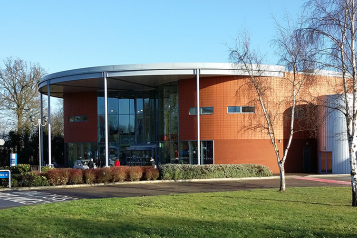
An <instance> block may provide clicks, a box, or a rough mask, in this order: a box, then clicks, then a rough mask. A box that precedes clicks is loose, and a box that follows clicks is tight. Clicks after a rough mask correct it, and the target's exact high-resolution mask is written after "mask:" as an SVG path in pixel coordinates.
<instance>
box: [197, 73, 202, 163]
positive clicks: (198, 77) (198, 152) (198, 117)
mask: <svg viewBox="0 0 357 238" xmlns="http://www.w3.org/2000/svg"><path fill="white" fill-rule="evenodd" d="M196 94H197V164H198V165H200V164H201V128H200V114H201V110H200V70H199V69H196Z"/></svg>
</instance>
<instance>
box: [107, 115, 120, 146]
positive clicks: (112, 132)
mask: <svg viewBox="0 0 357 238" xmlns="http://www.w3.org/2000/svg"><path fill="white" fill-rule="evenodd" d="M108 127H109V129H108V130H109V141H110V142H113V141H115V142H116V141H118V115H110V116H108Z"/></svg>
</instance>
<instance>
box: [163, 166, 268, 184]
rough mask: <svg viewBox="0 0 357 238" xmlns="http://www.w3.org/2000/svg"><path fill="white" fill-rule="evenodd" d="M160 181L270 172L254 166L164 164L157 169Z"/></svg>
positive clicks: (253, 175) (260, 174)
mask: <svg viewBox="0 0 357 238" xmlns="http://www.w3.org/2000/svg"><path fill="white" fill-rule="evenodd" d="M159 170H160V174H161V177H162V179H164V180H167V179H174V180H177V179H206V178H242V177H262V176H271V175H272V171H271V170H270V169H269V168H268V167H266V166H263V165H255V164H212V165H189V164H165V165H161V166H160V167H159Z"/></svg>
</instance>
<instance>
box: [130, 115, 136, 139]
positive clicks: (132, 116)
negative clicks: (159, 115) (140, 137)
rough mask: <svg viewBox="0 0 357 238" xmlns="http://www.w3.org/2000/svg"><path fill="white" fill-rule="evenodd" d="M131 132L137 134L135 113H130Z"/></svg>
mask: <svg viewBox="0 0 357 238" xmlns="http://www.w3.org/2000/svg"><path fill="white" fill-rule="evenodd" d="M129 132H130V135H135V115H130V122H129Z"/></svg>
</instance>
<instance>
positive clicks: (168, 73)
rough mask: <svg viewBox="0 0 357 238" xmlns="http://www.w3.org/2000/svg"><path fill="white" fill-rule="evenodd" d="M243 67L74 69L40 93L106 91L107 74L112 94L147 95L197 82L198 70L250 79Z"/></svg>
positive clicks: (267, 71) (275, 71) (276, 70)
mask: <svg viewBox="0 0 357 238" xmlns="http://www.w3.org/2000/svg"><path fill="white" fill-rule="evenodd" d="M241 68H242V65H236V64H230V63H163V64H128V65H110V66H99V67H89V68H82V69H73V70H67V71H62V72H58V73H53V74H48V75H46V76H44V77H43V78H42V79H41V81H40V83H39V85H38V86H39V91H40V92H41V93H43V94H46V95H47V94H48V92H47V82H49V84H50V94H51V96H54V97H60V98H62V97H63V94H65V93H76V92H89V91H103V90H104V80H103V75H104V73H107V79H108V92H110V91H143V90H150V89H154V88H155V87H156V86H158V85H160V84H162V83H166V82H172V81H177V80H181V79H189V78H194V77H195V75H196V69H200V79H204V78H205V77H211V76H228V75H236V76H238V75H248V74H247V72H246V71H245V70H242V69H241ZM253 68H254V73H255V74H256V75H262V76H273V77H284V72H285V67H284V66H277V65H274V66H272V65H261V66H260V68H264V71H260V70H259V69H258V68H257V66H254V67H253Z"/></svg>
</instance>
